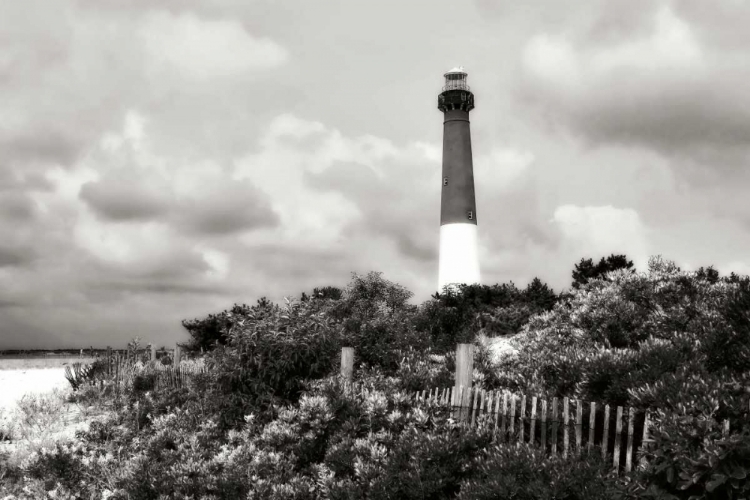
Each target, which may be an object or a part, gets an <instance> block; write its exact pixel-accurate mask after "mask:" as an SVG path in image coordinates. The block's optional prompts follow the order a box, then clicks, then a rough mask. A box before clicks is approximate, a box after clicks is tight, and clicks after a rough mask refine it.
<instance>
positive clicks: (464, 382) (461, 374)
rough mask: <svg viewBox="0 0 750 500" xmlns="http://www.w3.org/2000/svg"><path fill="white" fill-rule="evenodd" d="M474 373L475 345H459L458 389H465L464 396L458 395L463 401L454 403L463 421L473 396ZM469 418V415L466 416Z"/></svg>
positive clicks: (457, 355)
mask: <svg viewBox="0 0 750 500" xmlns="http://www.w3.org/2000/svg"><path fill="white" fill-rule="evenodd" d="M473 373H474V344H458V345H457V346H456V382H455V386H456V387H464V392H463V395H460V394H458V397H459V398H461V399H456V400H454V402H453V405H454V406H458V407H459V410H458V415H459V418H461V419H463V417H464V411H463V408H464V407H465V406H468V400H469V397H470V395H471V378H472V374H473ZM466 415H467V416H468V413H467V414H466Z"/></svg>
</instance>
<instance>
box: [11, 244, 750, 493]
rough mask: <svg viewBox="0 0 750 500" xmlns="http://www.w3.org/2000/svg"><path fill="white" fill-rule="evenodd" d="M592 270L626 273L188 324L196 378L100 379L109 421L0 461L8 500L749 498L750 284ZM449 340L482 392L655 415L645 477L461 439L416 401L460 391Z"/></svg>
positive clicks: (373, 276) (297, 307) (385, 290)
mask: <svg viewBox="0 0 750 500" xmlns="http://www.w3.org/2000/svg"><path fill="white" fill-rule="evenodd" d="M620 257H622V259H621V258H620ZM603 261H604V264H603V265H604V266H605V267H606V266H609V267H613V266H614V267H618V266H619V269H615V270H612V269H608V270H607V271H605V272H603V273H599V274H597V273H598V271H596V269H594V271H591V268H592V267H593V268H596V267H597V266H593V262H591V266H589V265H588V264H585V265H583V267H581V268H578V269H577V271H578V272H580V273H581V277H580V283H579V286H578V287H576V288H575V289H574V290H573V291H572V292H571V293H570V294H566V295H564V296H557V295H555V293H554V291H553V290H551V289H550V288H549V287H548V286H547V285H545V284H544V283H542V282H541V281H540V280H538V279H535V280H533V281H532V282H531V283H530V284H529V285H528V286H527V287H526V288H525V289H518V288H517V287H515V285H513V284H512V283H510V284H505V285H495V286H491V287H490V286H479V285H473V286H464V287H461V288H459V289H458V290H451V289H448V290H446V291H444V293H441V294H437V295H436V296H435V297H433V299H431V300H430V301H427V302H426V303H424V304H422V305H421V306H418V307H417V306H413V305H410V304H409V303H408V301H409V299H410V298H411V293H410V292H409V291H408V290H406V289H404V288H403V287H401V286H399V285H398V284H395V283H392V282H390V281H388V280H385V279H384V278H383V277H382V275H381V274H379V273H370V274H367V275H364V276H362V275H357V274H354V275H353V277H352V280H351V282H350V284H349V285H348V286H347V287H346V288H344V289H336V288H333V287H327V288H326V289H316V290H315V291H313V293H312V294H311V296H303V298H302V299H301V300H300V301H299V302H297V301H292V300H287V301H286V302H285V303H284V304H283V305H275V304H271V303H270V302H269V301H267V300H261V301H259V302H258V304H257V305H256V306H254V307H247V306H237V305H235V307H234V308H233V309H231V310H229V311H224V312H223V313H220V314H218V315H210V316H209V317H208V318H205V319H203V320H194V321H192V322H186V323H187V325H189V326H187V325H186V328H188V331H189V332H190V334H191V348H192V349H194V350H199V349H200V348H201V347H202V348H203V349H204V350H205V351H206V352H205V355H204V356H205V363H206V366H207V367H208V371H207V372H205V373H200V374H196V375H195V376H193V377H192V378H190V380H189V381H188V382H187V383H186V384H185V385H182V386H181V387H177V388H169V387H158V388H157V386H156V385H155V384H154V382H155V379H154V378H153V372H147V371H144V372H143V373H140V374H138V375H136V377H135V378H134V380H133V383H132V384H129V385H128V386H127V387H126V388H125V389H124V392H122V393H117V394H114V393H113V391H109V392H108V391H107V390H106V389H107V386H106V382H105V384H104V388H103V390H102V391H100V392H97V394H99V396H98V397H102V398H119V399H117V405H115V406H114V410H113V411H112V413H111V414H110V416H109V418H108V419H107V420H105V421H103V422H95V423H92V424H91V426H90V427H89V429H88V430H86V431H79V432H78V434H77V436H76V439H75V440H73V441H72V442H70V443H60V444H59V445H58V446H54V447H52V448H42V449H40V450H38V451H36V452H35V453H33V454H32V455H31V456H30V457H29V459H28V460H27V461H26V462H25V463H24V464H23V465H22V466H20V467H19V466H13V465H10V464H8V463H7V462H6V461H4V457H3V456H0V495H7V494H13V495H16V496H17V497H20V498H45V497H50V496H51V497H55V498H109V499H125V498H210V499H224V498H227V499H229V498H232V499H234V498H257V499H290V498H291V499H349V498H372V499H388V498H404V499H410V498H414V499H417V498H419V499H422V498H434V499H448V498H477V499H482V498H487V499H489V498H519V499H550V500H552V499H560V498H567V499H599V498H613V499H622V500H624V499H631V498H661V499H667V498H672V499H674V498H677V499H683V498H684V499H690V498H695V499H703V498H705V499H714V498H745V497H747V495H748V493H750V491H748V488H749V486H748V481H747V474H748V466H747V464H748V463H750V450H749V448H750V435H749V434H748V433H749V432H750V426H748V424H747V422H748V421H750V411H749V408H750V407H749V406H748V399H749V395H748V393H747V392H746V388H747V387H748V386H750V370H749V369H748V368H750V363H749V360H750V356H748V353H749V351H748V349H750V316H749V315H748V311H749V310H750V293H749V290H750V280H748V279H747V278H743V277H739V276H735V275H730V276H728V277H725V278H722V277H720V276H718V273H716V272H715V271H713V270H712V268H708V269H702V270H699V271H698V272H695V273H690V272H683V271H681V270H680V269H679V268H677V266H675V265H674V264H673V263H671V262H667V261H664V260H662V259H660V258H655V259H652V260H651V261H650V263H649V268H648V270H647V272H644V273H635V272H633V270H632V263H630V264H631V265H628V264H629V261H627V260H626V259H624V256H610V258H608V259H603ZM600 264H601V262H600ZM587 269H588V270H587ZM584 278H585V282H584ZM518 330H521V334H520V335H518V336H516V337H515V338H514V340H513V343H514V344H515V346H516V347H517V351H516V352H511V353H509V354H506V355H502V356H496V355H495V354H493V352H492V351H491V349H490V348H489V347H488V346H490V345H491V342H490V339H491V338H492V337H493V336H497V335H505V334H509V333H515V332H517V331H518ZM457 341H467V342H475V343H477V349H476V351H475V352H476V355H475V360H474V367H475V371H474V384H475V385H477V386H479V387H482V388H486V389H496V388H505V389H510V390H514V391H519V392H527V393H535V394H543V395H547V396H552V395H555V396H572V397H576V398H580V399H584V400H594V401H597V402H606V403H610V404H616V405H632V406H635V407H637V408H650V409H651V414H652V419H653V420H652V425H651V427H650V429H651V430H650V435H651V440H650V442H649V447H648V449H647V450H646V451H645V452H644V453H643V456H644V458H645V459H647V463H646V464H645V465H643V466H642V467H641V468H640V469H639V470H638V471H637V472H636V473H634V474H631V475H630V476H627V477H624V478H618V477H614V476H612V475H610V474H609V472H608V471H609V466H608V465H606V464H604V463H602V462H601V460H600V459H599V458H598V454H592V455H590V456H589V455H586V454H584V456H582V457H577V456H573V457H570V458H568V459H566V460H563V459H562V458H560V457H547V456H544V455H543V454H542V453H541V452H540V451H539V450H536V449H534V448H530V447H528V446H524V445H522V446H515V445H509V444H506V443H502V442H493V435H492V431H491V430H492V424H491V422H488V421H487V420H486V419H483V418H480V419H479V425H478V426H477V427H475V428H472V429H468V428H466V427H465V426H464V425H462V424H459V423H457V422H455V421H454V420H453V419H452V418H451V414H450V411H449V410H448V409H447V408H445V407H442V406H439V405H436V404H434V403H432V402H424V401H415V400H414V398H412V397H410V394H413V392H414V391H416V390H424V389H430V388H435V387H446V386H449V385H451V384H452V381H453V372H454V369H455V358H454V356H453V350H454V348H455V343H456V342H457ZM342 346H351V347H354V349H355V352H356V356H357V359H356V367H357V369H356V370H355V379H354V382H355V385H354V386H353V387H352V386H351V385H347V386H344V385H343V384H342V382H341V380H340V379H339V378H338V376H337V371H338V363H339V355H340V349H341V347H342ZM134 350H137V348H136V349H134ZM498 359H499V361H497V360H498ZM153 368H154V369H155V367H153ZM92 388H95V386H88V385H84V386H82V387H81V388H80V389H79V391H77V392H76V393H75V399H76V400H81V401H83V400H84V399H85V398H88V397H89V392H91V391H90V390H89V389H92ZM92 394H93V393H92ZM91 397H95V396H91ZM29 408H31V407H29ZM35 408H36V407H35ZM35 412H36V410H34V412H28V413H29V415H33V414H36V413H35ZM725 419H728V420H729V422H730V424H731V425H730V427H731V432H730V433H728V434H726V435H725V433H724V431H723V430H722V427H721V422H722V421H723V420H725ZM3 481H4V482H3Z"/></svg>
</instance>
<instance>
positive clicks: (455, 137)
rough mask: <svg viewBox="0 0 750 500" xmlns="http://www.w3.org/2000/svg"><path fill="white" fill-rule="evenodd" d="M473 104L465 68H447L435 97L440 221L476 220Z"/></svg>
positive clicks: (461, 221)
mask: <svg viewBox="0 0 750 500" xmlns="http://www.w3.org/2000/svg"><path fill="white" fill-rule="evenodd" d="M473 107H474V94H472V93H471V90H470V89H469V86H468V85H467V84H466V72H464V71H463V69H462V68H456V69H453V70H451V71H449V72H447V73H446V74H445V87H443V92H442V93H441V94H440V97H439V98H438V109H440V111H442V112H443V114H444V120H443V176H442V177H443V179H442V181H443V182H442V184H443V188H442V195H441V199H440V225H445V224H456V223H458V224H476V223H477V207H476V202H475V199H474V167H473V160H472V155H471V130H470V125H469V111H471V109H472V108H473Z"/></svg>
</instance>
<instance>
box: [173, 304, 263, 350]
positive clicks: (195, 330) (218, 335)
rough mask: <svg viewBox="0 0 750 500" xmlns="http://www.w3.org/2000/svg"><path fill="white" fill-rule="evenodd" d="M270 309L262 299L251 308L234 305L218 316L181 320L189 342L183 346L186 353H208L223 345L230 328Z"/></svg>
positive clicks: (210, 315) (243, 305)
mask: <svg viewBox="0 0 750 500" xmlns="http://www.w3.org/2000/svg"><path fill="white" fill-rule="evenodd" d="M271 308H272V305H271V303H270V302H268V300H266V299H265V298H262V299H260V300H258V303H257V304H256V305H255V306H253V307H250V306H248V305H245V304H241V305H240V304H234V305H233V306H232V308H231V309H229V310H225V311H222V312H220V313H218V314H209V315H208V316H207V317H205V318H202V319H193V320H183V321H182V326H183V327H184V328H185V329H186V330H187V332H188V334H189V335H190V342H188V343H187V344H186V345H185V349H186V352H188V353H189V352H198V351H200V350H201V349H203V350H204V351H209V350H211V349H213V348H214V347H216V346H217V345H225V344H226V343H227V340H228V333H229V331H230V330H231V329H232V327H234V326H235V325H236V324H238V323H241V322H242V321H243V320H244V319H245V318H246V317H247V316H248V315H254V317H256V318H257V317H258V315H262V314H263V313H265V312H268V311H269V310H270V309H271Z"/></svg>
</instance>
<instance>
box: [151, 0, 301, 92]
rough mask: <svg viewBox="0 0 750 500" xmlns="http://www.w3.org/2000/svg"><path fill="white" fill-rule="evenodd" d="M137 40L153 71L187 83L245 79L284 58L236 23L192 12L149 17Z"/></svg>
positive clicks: (274, 47)
mask: <svg viewBox="0 0 750 500" xmlns="http://www.w3.org/2000/svg"><path fill="white" fill-rule="evenodd" d="M138 36H139V37H140V38H141V39H142V40H143V43H144V47H145V52H146V56H147V57H148V59H149V62H150V64H151V65H153V67H154V70H155V71H159V70H161V69H165V70H167V71H169V70H173V71H178V72H179V73H180V74H181V75H184V76H187V77H189V78H197V79H210V78H226V77H231V76H238V75H245V74H248V73H252V72H255V71H259V70H266V69H270V68H274V67H276V66H279V65H281V64H283V63H284V62H285V61H286V60H287V58H288V53H287V51H286V49H284V48H283V47H281V46H280V45H278V44H277V43H275V42H274V41H272V40H269V39H267V38H255V37H253V36H251V35H250V34H249V33H248V32H247V31H245V29H244V27H243V26H242V24H241V23H240V22H239V21H238V20H236V19H226V20H205V19H201V18H199V17H198V16H197V15H195V14H194V13H192V12H184V13H181V14H179V15H174V14H171V13H169V12H167V11H158V12H149V13H148V14H147V15H146V18H145V20H144V22H143V23H142V25H141V27H140V31H139V33H138Z"/></svg>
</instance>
